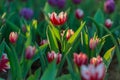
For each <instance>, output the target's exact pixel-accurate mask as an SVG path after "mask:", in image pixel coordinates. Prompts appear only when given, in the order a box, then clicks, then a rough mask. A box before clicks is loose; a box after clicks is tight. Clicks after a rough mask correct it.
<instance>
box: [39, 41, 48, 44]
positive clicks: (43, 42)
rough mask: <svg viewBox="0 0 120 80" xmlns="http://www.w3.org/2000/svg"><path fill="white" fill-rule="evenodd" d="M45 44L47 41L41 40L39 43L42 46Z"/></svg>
mask: <svg viewBox="0 0 120 80" xmlns="http://www.w3.org/2000/svg"><path fill="white" fill-rule="evenodd" d="M46 43H48V41H47V40H42V41H41V42H40V45H44V44H46Z"/></svg>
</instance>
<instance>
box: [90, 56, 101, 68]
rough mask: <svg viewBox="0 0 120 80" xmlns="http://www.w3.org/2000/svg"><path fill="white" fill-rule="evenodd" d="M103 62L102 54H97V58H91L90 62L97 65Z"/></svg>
mask: <svg viewBox="0 0 120 80" xmlns="http://www.w3.org/2000/svg"><path fill="white" fill-rule="evenodd" d="M102 62H103V59H102V57H100V56H97V57H96V58H95V57H93V58H92V59H90V64H93V65H95V66H97V65H99V64H101V63H102Z"/></svg>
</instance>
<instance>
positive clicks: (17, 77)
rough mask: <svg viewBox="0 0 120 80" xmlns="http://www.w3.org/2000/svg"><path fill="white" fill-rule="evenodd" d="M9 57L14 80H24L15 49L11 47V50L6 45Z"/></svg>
mask: <svg viewBox="0 0 120 80" xmlns="http://www.w3.org/2000/svg"><path fill="white" fill-rule="evenodd" d="M5 46H6V50H7V56H8V59H9V62H10V70H11V74H12V80H22V74H21V68H20V64H19V60H18V57H17V53H16V51H15V49H14V47H13V46H12V45H11V48H10V47H9V46H8V45H7V44H6V45H5Z"/></svg>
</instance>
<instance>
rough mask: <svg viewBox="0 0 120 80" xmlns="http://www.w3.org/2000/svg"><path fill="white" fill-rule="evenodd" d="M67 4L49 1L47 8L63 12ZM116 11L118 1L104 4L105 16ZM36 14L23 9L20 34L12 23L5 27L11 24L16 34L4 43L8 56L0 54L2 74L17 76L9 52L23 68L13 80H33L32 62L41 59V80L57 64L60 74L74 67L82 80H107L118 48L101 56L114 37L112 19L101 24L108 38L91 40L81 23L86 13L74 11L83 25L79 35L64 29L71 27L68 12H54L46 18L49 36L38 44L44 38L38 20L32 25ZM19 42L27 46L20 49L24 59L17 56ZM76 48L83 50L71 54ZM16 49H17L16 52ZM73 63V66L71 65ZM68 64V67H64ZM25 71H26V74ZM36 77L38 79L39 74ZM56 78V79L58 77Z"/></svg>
mask: <svg viewBox="0 0 120 80" xmlns="http://www.w3.org/2000/svg"><path fill="white" fill-rule="evenodd" d="M8 1H9V2H12V0H8ZM22 1H24V2H26V1H27V0H22ZM66 2H67V1H66V0H47V4H49V5H50V6H52V7H57V8H59V9H63V8H64V7H65V6H66ZM71 2H72V4H74V5H79V4H81V3H82V0H71ZM96 2H97V3H99V2H100V0H96ZM47 6H48V5H47ZM114 11H115V1H114V0H106V1H105V2H104V12H105V13H107V14H112V13H113V12H114ZM46 12H47V11H46ZM34 13H35V12H34V11H33V10H32V9H31V8H27V7H24V8H22V9H20V11H19V17H20V19H21V20H20V21H21V24H22V27H20V28H18V29H21V30H17V28H16V26H15V27H13V26H14V24H12V23H9V20H7V19H6V24H8V23H9V24H10V25H11V24H12V28H11V29H13V31H10V33H9V35H8V36H7V37H8V42H7V41H6V40H3V43H4V46H5V47H6V48H7V49H5V50H6V51H5V53H3V52H4V50H3V52H2V55H1V54H0V55H1V57H0V72H7V71H9V69H10V73H11V72H12V73H14V71H15V70H14V69H13V64H12V63H11V62H12V61H13V60H12V58H11V56H10V53H6V52H12V51H13V53H14V54H13V56H14V57H15V59H16V60H17V61H16V63H17V62H18V64H17V67H18V68H20V69H19V70H18V73H16V74H12V77H13V79H16V80H17V79H18V80H19V79H20V80H22V78H24V79H26V78H28V77H29V76H30V78H31V74H32V72H31V71H30V73H29V69H30V67H31V66H32V64H33V62H35V61H37V60H38V59H40V66H39V67H40V68H41V69H43V70H41V73H43V74H42V75H39V77H38V78H41V79H40V80H46V79H48V78H45V77H44V75H45V76H49V75H50V74H49V73H50V72H49V70H47V68H46V66H47V67H48V69H51V67H49V65H51V64H52V63H54V62H55V65H57V67H58V68H59V70H60V72H61V71H62V69H61V68H62V67H63V65H64V66H65V67H66V66H69V65H71V66H72V67H73V68H75V69H76V70H78V71H76V72H77V74H79V78H80V79H81V80H104V79H105V77H106V72H107V69H108V67H109V64H110V63H111V59H112V56H113V53H114V50H115V47H113V46H114V45H112V47H113V48H111V49H109V50H106V51H104V52H103V53H105V54H104V56H103V57H102V56H101V55H103V54H101V53H102V48H103V45H104V43H105V39H106V37H108V36H111V34H112V33H110V32H109V29H110V28H111V27H112V26H113V21H112V20H111V19H110V18H106V19H105V20H104V23H103V24H102V26H104V27H105V30H107V31H108V32H109V34H107V35H105V36H103V35H102V36H100V38H98V37H99V36H98V34H99V32H98V33H97V32H95V33H94V37H92V36H93V35H92V36H89V33H87V30H88V29H87V27H85V28H83V26H85V23H84V22H83V23H82V21H81V20H83V18H84V16H85V13H84V10H83V9H81V8H77V9H76V10H75V11H74V17H75V18H76V19H77V20H78V21H80V22H81V24H80V27H79V28H77V30H76V31H75V29H72V28H68V27H67V29H66V28H63V27H64V26H68V25H67V21H68V20H69V15H68V12H67V11H66V12H62V11H61V12H60V13H59V14H57V13H56V12H53V11H52V13H47V15H44V19H45V23H47V24H48V26H47V28H46V34H45V35H46V36H45V38H47V39H42V40H39V39H38V38H39V37H38V36H39V35H38V34H40V35H42V34H41V32H39V30H38V29H39V28H38V25H37V20H33V22H31V20H32V18H33V16H34ZM43 14H44V11H43ZM2 20H3V19H2ZM91 20H92V19H91ZM22 21H23V22H22ZM93 22H94V23H95V24H97V22H95V21H94V20H93ZM31 23H32V25H31ZM68 23H69V22H68ZM70 23H73V22H70ZM76 23H77V22H76ZM28 24H29V25H28ZM33 24H34V28H33ZM43 24H44V23H43ZM97 26H99V27H100V26H101V24H100V25H99V24H97ZM31 27H32V28H31ZM45 27H46V26H45ZM73 27H74V26H73ZM100 30H101V29H100ZM91 31H92V30H91ZM98 31H99V30H98ZM21 36H22V38H25V39H21V42H20V38H21ZM31 36H32V37H31ZM36 36H37V38H36ZM34 37H35V38H34ZM40 37H41V36H40ZM80 38H81V40H80ZM37 39H38V41H37ZM84 39H86V40H84ZM112 39H113V38H112ZM18 40H19V44H24V46H19V48H20V47H21V48H23V49H22V50H23V51H21V52H22V53H21V54H22V55H21V54H16V53H15V51H16V50H17V49H16V46H17V43H18ZM113 40H114V39H113ZM102 41H103V42H102ZM114 41H115V40H114ZM78 42H79V43H80V44H79V43H78ZM84 42H85V44H84ZM1 44H2V43H1ZM77 44H79V46H80V47H79V48H81V49H80V50H77V51H75V50H72V49H75V48H78V46H77V47H76V45H77ZM115 44H117V43H115ZM74 45H75V46H74ZM81 45H82V47H81ZM116 46H117V45H116ZM110 47H111V46H110ZM0 48H1V45H0ZM13 48H15V49H16V50H15V49H13ZM82 48H85V49H82ZM83 50H86V51H83ZM97 50H98V51H97ZM78 51H79V52H78ZM16 52H17V51H16ZM0 53H1V52H0ZM106 54H107V55H106ZM18 55H20V57H18ZM69 59H70V60H69ZM42 61H43V62H42ZM70 61H71V63H70V64H69V62H70ZM66 62H67V64H65V63H66ZM19 63H20V64H19ZM42 63H44V64H42ZM72 64H73V65H72ZM33 66H34V65H33ZM24 70H26V71H25V72H24ZM44 70H45V72H44ZM59 70H58V72H59ZM73 72H74V69H73ZM47 73H48V74H49V75H48V74H47ZM53 73H55V75H57V77H58V76H59V75H60V76H61V75H62V73H61V74H59V73H57V72H53ZM53 73H51V74H53ZM67 73H68V72H67ZM71 73H72V70H71V71H70V73H69V74H71ZM17 74H22V78H21V75H20V76H19V77H18V78H16V76H18V75H17ZM34 74H36V75H37V72H36V73H34ZM14 75H15V76H14ZM52 76H53V75H52ZM71 76H73V77H72V78H74V77H75V76H76V74H75V75H71ZM32 77H33V75H32ZM67 77H68V76H67ZM30 78H29V79H28V80H31V79H32V78H31V79H30ZM54 78H56V76H55V77H54ZM24 79H23V80H24ZM33 79H34V78H33ZM35 80H37V79H35ZM49 80H50V79H49ZM51 80H55V79H52V78H51ZM57 80H59V79H57ZM60 80H62V78H61V79H60ZM78 80H79V79H78Z"/></svg>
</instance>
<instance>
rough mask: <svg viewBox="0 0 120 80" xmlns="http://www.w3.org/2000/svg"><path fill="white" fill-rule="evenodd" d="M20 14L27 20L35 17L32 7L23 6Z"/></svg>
mask: <svg viewBox="0 0 120 80" xmlns="http://www.w3.org/2000/svg"><path fill="white" fill-rule="evenodd" d="M20 16H22V17H24V18H25V19H26V20H30V19H31V18H32V17H33V10H32V9H30V8H22V9H21V10H20Z"/></svg>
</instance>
